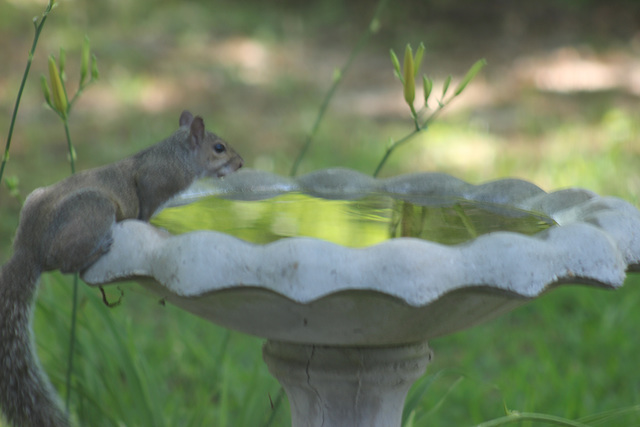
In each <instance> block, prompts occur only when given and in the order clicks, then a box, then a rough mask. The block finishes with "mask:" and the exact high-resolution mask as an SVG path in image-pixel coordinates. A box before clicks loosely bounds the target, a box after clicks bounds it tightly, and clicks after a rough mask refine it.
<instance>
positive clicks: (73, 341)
mask: <svg viewBox="0 0 640 427" xmlns="http://www.w3.org/2000/svg"><path fill="white" fill-rule="evenodd" d="M77 312H78V273H76V274H74V275H73V297H72V301H71V331H70V333H69V352H68V354H67V375H66V377H65V388H66V396H65V408H66V410H67V414H69V410H70V407H71V376H72V374H73V354H74V352H75V348H76V319H77V317H78V314H77Z"/></svg>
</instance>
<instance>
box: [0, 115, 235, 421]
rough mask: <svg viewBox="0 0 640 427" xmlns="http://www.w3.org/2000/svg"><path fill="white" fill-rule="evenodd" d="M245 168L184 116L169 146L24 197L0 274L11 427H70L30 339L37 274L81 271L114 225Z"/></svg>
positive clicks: (0, 348)
mask: <svg viewBox="0 0 640 427" xmlns="http://www.w3.org/2000/svg"><path fill="white" fill-rule="evenodd" d="M242 162H243V160H242V158H241V157H240V156H239V155H238V154H237V153H236V152H235V151H234V150H233V149H232V148H231V147H230V146H229V145H228V144H227V143H226V142H225V141H223V140H222V139H221V138H219V137H218V136H216V135H215V134H213V133H211V132H207V131H205V128H204V122H203V120H202V118H201V117H195V118H194V117H193V115H191V113H189V112H188V111H184V112H183V113H182V115H181V116H180V129H179V130H177V131H176V132H175V133H173V134H172V135H171V136H170V137H168V138H167V139H165V140H163V141H161V142H159V143H157V144H155V145H153V146H151V147H149V148H147V149H145V150H143V151H141V152H139V153H138V154H135V155H133V156H131V157H129V158H126V159H124V160H121V161H119V162H116V163H113V164H110V165H107V166H103V167H100V168H96V169H90V170H87V171H84V172H80V173H77V174H75V175H72V176H70V177H69V178H67V179H64V180H62V181H60V182H58V183H56V184H53V185H51V186H49V187H45V188H39V189H37V190H35V191H33V192H32V193H31V194H30V195H29V197H27V200H26V201H25V204H24V207H23V208H22V211H21V212H20V222H19V225H18V230H17V232H16V236H15V240H14V244H13V247H14V253H13V256H12V257H11V258H10V259H9V261H7V263H6V264H5V265H4V266H3V267H2V270H0V408H1V409H2V413H3V414H4V417H5V418H6V420H7V421H8V422H9V424H10V425H12V426H15V427H66V426H69V418H68V415H67V414H65V412H64V411H63V410H62V409H61V406H60V402H59V399H58V397H57V395H56V393H55V391H54V389H53V387H52V385H51V383H50V382H49V379H48V378H47V376H46V374H45V373H44V371H43V370H42V368H41V367H40V363H39V361H38V359H37V356H36V353H35V345H34V341H33V337H32V333H31V317H32V311H33V303H34V298H35V292H36V288H37V283H38V279H39V277H40V275H41V274H42V273H43V272H45V271H51V270H60V271H61V272H63V273H74V272H80V271H83V270H84V269H86V268H87V267H89V266H90V265H91V264H93V263H94V262H95V261H97V260H98V258H100V257H101V256H102V255H104V254H105V253H106V252H107V251H109V248H110V246H111V243H112V236H111V227H112V226H113V224H115V223H116V222H117V221H122V220H124V219H132V218H133V219H135V218H137V219H139V220H142V221H148V220H149V219H150V218H151V216H152V215H153V213H154V212H155V211H156V210H157V209H158V208H159V207H160V206H161V205H162V204H163V203H164V202H166V201H167V200H168V199H170V198H171V197H172V196H174V195H175V194H176V193H178V192H180V191H182V190H184V189H185V188H187V187H188V186H189V185H190V184H191V183H192V182H193V181H194V180H195V179H197V178H201V177H204V176H217V177H221V176H224V175H226V174H228V173H231V172H233V171H235V170H236V169H238V168H240V167H242Z"/></svg>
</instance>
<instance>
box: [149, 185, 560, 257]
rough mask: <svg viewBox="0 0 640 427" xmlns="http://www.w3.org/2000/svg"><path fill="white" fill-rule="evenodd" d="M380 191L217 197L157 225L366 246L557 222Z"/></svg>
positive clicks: (457, 239) (260, 239) (500, 208)
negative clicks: (353, 196) (344, 195)
mask: <svg viewBox="0 0 640 427" xmlns="http://www.w3.org/2000/svg"><path fill="white" fill-rule="evenodd" d="M403 197H405V198H409V199H410V200H411V201H408V200H400V199H394V198H392V197H390V196H389V195H385V194H374V195H369V196H367V197H364V198H361V199H357V200H327V199H323V198H318V197H313V196H309V195H306V194H302V193H286V194H283V195H280V196H277V197H274V198H269V199H264V200H257V201H256V200H254V201H244V200H230V199H226V198H220V197H216V196H210V197H206V198H203V199H201V200H199V201H197V202H195V203H192V204H189V205H185V206H179V207H173V208H168V209H164V210H163V211H162V212H160V213H159V214H158V215H157V216H156V217H155V218H153V219H152V221H151V222H152V223H153V224H155V225H157V226H159V227H162V228H165V229H167V230H168V231H169V232H171V233H173V234H180V233H186V232H189V231H195V230H215V231H220V232H223V233H226V234H230V235H233V236H236V237H239V238H241V239H244V240H247V241H250V242H254V243H268V242H272V241H275V240H278V239H282V238H286V237H299V236H307V237H315V238H319V239H324V240H328V241H331V242H334V243H338V244H341V245H344V246H350V247H364V246H369V245H373V244H376V243H380V242H383V241H385V240H387V239H389V238H393V237H417V238H420V239H425V240H430V241H434V242H439V243H444V244H449V245H453V244H458V243H462V242H465V241H468V240H470V239H473V238H475V237H477V236H480V235H482V234H487V233H491V232H494V231H513V232H517V233H522V234H528V235H531V234H535V233H537V232H539V231H542V230H544V229H546V228H549V227H550V226H552V225H555V222H554V221H553V220H552V219H551V218H549V217H547V216H545V215H543V214H540V213H536V212H529V211H524V210H521V209H517V208H514V207H509V206H504V205H497V204H492V203H486V202H477V201H471V200H464V199H456V198H433V197H431V196H430V197H417V196H410V197H409V196H403Z"/></svg>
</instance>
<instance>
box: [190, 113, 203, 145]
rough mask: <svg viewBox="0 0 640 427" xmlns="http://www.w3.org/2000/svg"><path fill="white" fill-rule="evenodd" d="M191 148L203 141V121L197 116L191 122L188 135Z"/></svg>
mask: <svg viewBox="0 0 640 427" xmlns="http://www.w3.org/2000/svg"><path fill="white" fill-rule="evenodd" d="M189 138H190V140H191V144H192V145H193V148H195V147H197V146H199V145H200V144H201V143H202V141H204V121H203V120H202V117H200V116H197V117H196V118H195V119H193V120H192V121H191V133H190V134H189Z"/></svg>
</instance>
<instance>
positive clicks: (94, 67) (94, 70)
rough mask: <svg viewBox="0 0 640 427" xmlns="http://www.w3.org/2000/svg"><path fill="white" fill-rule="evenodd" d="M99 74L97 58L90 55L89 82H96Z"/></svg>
mask: <svg viewBox="0 0 640 427" xmlns="http://www.w3.org/2000/svg"><path fill="white" fill-rule="evenodd" d="M99 78H100V73H99V72H98V58H96V56H95V55H91V80H98V79H99Z"/></svg>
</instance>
